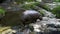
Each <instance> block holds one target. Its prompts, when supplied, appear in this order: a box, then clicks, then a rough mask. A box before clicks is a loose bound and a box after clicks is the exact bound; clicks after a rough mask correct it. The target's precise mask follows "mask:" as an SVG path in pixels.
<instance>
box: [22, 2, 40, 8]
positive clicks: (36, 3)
mask: <svg viewBox="0 0 60 34" xmlns="http://www.w3.org/2000/svg"><path fill="white" fill-rule="evenodd" d="M38 4H39V2H30V3H29V2H28V4H24V5H23V6H22V7H21V8H24V9H33V8H35V7H36V5H38Z"/></svg>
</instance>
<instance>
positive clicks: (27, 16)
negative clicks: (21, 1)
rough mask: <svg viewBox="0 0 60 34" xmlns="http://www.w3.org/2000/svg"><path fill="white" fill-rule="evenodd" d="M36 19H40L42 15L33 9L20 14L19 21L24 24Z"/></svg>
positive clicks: (33, 21)
mask: <svg viewBox="0 0 60 34" xmlns="http://www.w3.org/2000/svg"><path fill="white" fill-rule="evenodd" d="M37 19H39V20H42V16H41V14H40V13H39V12H37V11H34V10H27V11H25V12H23V13H22V16H21V21H22V22H23V24H24V25H26V24H30V23H35V22H36V20H37Z"/></svg>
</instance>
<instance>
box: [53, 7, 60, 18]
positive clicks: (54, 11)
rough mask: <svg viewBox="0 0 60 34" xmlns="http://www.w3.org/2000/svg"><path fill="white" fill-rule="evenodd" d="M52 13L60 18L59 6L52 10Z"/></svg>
mask: <svg viewBox="0 0 60 34" xmlns="http://www.w3.org/2000/svg"><path fill="white" fill-rule="evenodd" d="M52 13H54V14H56V17H57V18H60V6H57V7H56V8H54V9H53V10H52Z"/></svg>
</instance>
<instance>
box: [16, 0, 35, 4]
mask: <svg viewBox="0 0 60 34" xmlns="http://www.w3.org/2000/svg"><path fill="white" fill-rule="evenodd" d="M15 1H16V2H17V3H18V4H19V3H24V2H33V1H35V0H15Z"/></svg>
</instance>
